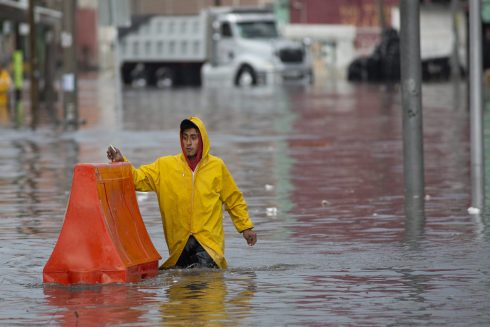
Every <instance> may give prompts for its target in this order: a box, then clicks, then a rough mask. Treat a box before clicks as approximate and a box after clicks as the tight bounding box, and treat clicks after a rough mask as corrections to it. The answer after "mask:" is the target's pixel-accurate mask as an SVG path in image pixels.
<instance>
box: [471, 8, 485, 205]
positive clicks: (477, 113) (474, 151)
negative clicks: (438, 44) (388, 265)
mask: <svg viewBox="0 0 490 327" xmlns="http://www.w3.org/2000/svg"><path fill="white" fill-rule="evenodd" d="M469 11H470V12H469V17H470V31H469V38H470V40H469V41H470V46H469V49H470V53H469V57H470V60H469V62H470V76H469V78H470V80H469V82H470V116H471V118H470V129H471V136H470V140H471V206H472V207H474V208H478V209H480V210H481V209H483V201H484V194H485V185H484V182H483V180H484V171H483V117H482V108H483V103H482V102H483V97H482V34H481V33H482V31H481V3H480V0H470V2H469Z"/></svg>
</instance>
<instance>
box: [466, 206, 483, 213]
mask: <svg viewBox="0 0 490 327" xmlns="http://www.w3.org/2000/svg"><path fill="white" fill-rule="evenodd" d="M468 213H469V214H470V215H477V214H479V213H480V209H479V208H475V207H469V208H468Z"/></svg>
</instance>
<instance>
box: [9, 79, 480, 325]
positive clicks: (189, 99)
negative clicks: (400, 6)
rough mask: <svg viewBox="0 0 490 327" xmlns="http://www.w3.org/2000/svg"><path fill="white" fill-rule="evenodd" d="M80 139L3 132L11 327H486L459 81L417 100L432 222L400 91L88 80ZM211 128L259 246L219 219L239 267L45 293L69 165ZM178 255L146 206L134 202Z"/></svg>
mask: <svg viewBox="0 0 490 327" xmlns="http://www.w3.org/2000/svg"><path fill="white" fill-rule="evenodd" d="M80 85H81V92H80V101H81V108H82V109H81V113H80V115H81V118H82V119H84V120H86V122H87V123H86V124H85V125H84V126H82V127H81V128H80V130H79V131H76V132H65V133H60V132H57V131H54V130H53V128H51V127H50V125H49V124H45V125H42V126H40V127H39V128H38V129H37V130H36V131H35V132H34V131H31V130H29V129H26V128H20V129H14V128H13V126H12V124H8V123H6V124H4V125H3V126H4V127H2V128H0V144H1V149H2V150H1V156H0V202H1V206H0V241H1V244H2V246H1V247H0V263H1V265H0V283H1V293H0V294H1V295H0V325H4V326H15V325H42V326H74V325H79V326H87V325H90V326H95V325H97V326H111V325H112V326H114V325H117V326H158V325H162V326H163V325H165V326H169V325H191V324H192V325H203V326H204V325H205V326H208V325H209V326H222V325H240V326H259V325H262V326H286V325H294V326H299V325H301V326H323V325H332V326H390V325H391V326H414V325H416V326H447V325H452V326H487V325H488V324H490V312H489V311H488V302H489V300H490V266H489V263H490V258H489V257H490V240H489V229H488V227H487V225H486V219H485V218H483V217H479V216H470V215H468V214H467V208H468V206H469V202H470V199H469V194H470V185H469V181H470V177H469V173H470V171H469V143H468V139H469V131H468V127H469V125H468V111H467V108H466V101H464V100H463V99H465V91H464V84H461V85H458V86H457V87H454V86H453V85H452V84H446V83H442V84H437V83H435V84H428V85H424V88H423V102H424V136H425V178H426V193H427V196H426V212H425V216H420V217H415V218H414V219H407V218H406V217H405V215H404V210H403V162H402V136H401V123H402V121H401V107H400V94H399V90H398V89H397V88H387V87H384V86H380V85H362V84H359V85H356V84H347V83H345V82H341V81H339V82H325V83H323V84H321V85H316V86H314V87H297V86H296V87H293V86H291V87H285V88H271V89H250V90H238V89H234V88H220V89H218V88H213V89H177V90H139V89H127V90H125V91H124V94H123V107H122V108H121V109H117V108H116V107H115V103H116V102H117V101H115V100H114V99H115V96H114V90H112V89H111V88H110V87H109V86H110V85H111V83H110V81H108V80H107V79H105V78H102V77H101V78H100V79H94V78H90V79H83V80H82V81H81V83H80ZM191 114H195V115H198V116H200V117H201V118H202V119H203V121H204V122H205V123H206V125H207V129H208V131H209V134H210V140H211V152H212V153H213V154H215V155H218V156H220V157H222V158H223V159H224V161H225V162H226V163H227V165H228V167H229V169H230V170H231V172H232V173H233V175H234V177H235V180H236V181H237V184H238V185H239V187H240V188H241V190H242V191H243V193H244V195H245V197H246V199H247V202H248V204H249V209H250V213H251V216H252V217H253V220H254V222H255V224H256V230H257V233H258V238H259V241H258V243H257V245H256V246H255V247H248V246H247V245H246V243H245V241H244V240H243V238H242V237H241V235H238V234H237V233H236V232H235V230H234V227H233V226H232V224H231V222H230V220H229V218H228V217H227V216H226V217H225V219H224V221H225V223H224V224H225V233H226V256H227V260H228V263H229V269H228V270H226V271H213V270H191V271H185V270H174V271H164V272H161V273H160V274H159V275H158V277H156V278H154V279H150V280H146V281H144V282H141V283H135V284H119V285H103V286H100V285H99V286H75V287H61V286H54V285H43V283H42V269H43V267H44V265H45V263H46V261H47V260H48V258H49V255H50V254H51V251H52V249H53V247H54V245H55V242H56V240H57V238H58V234H59V231H60V229H61V225H62V223H63V218H64V213H65V208H66V204H67V201H68V196H69V191H70V187H71V178H72V172H73V166H74V165H75V164H76V163H79V162H106V158H105V150H106V146H107V145H108V144H114V145H116V146H118V147H119V148H121V150H122V151H123V153H124V154H125V155H126V156H127V157H128V158H129V159H130V160H131V161H132V162H133V163H134V164H135V165H140V164H143V163H148V162H151V161H153V160H154V159H155V158H157V157H158V156H160V155H167V154H174V153H176V152H177V151H179V145H178V129H177V127H178V124H179V123H180V121H181V120H182V119H183V118H185V117H186V116H188V115H191ZM137 196H138V200H139V204H140V210H141V213H142V216H143V218H144V221H145V224H146V227H147V229H148V231H149V233H150V235H151V237H152V240H153V242H154V244H155V246H156V248H157V249H158V250H159V252H160V254H161V255H162V257H163V258H164V259H165V258H166V256H167V252H166V247H165V243H164V239H163V233H162V229H161V222H160V214H159V211H158V207H157V204H156V201H155V196H154V195H153V194H144V193H138V194H137Z"/></svg>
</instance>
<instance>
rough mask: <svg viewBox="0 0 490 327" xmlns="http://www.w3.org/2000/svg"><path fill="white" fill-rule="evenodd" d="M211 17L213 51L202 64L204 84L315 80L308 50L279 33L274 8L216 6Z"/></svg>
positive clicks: (211, 44) (210, 42)
mask: <svg viewBox="0 0 490 327" xmlns="http://www.w3.org/2000/svg"><path fill="white" fill-rule="evenodd" d="M208 19H209V23H208V25H209V28H208V30H209V33H210V34H209V39H210V41H209V44H210V53H209V58H208V59H209V60H208V62H207V63H205V64H204V65H203V68H202V79H203V81H204V83H205V84H206V83H208V82H209V83H212V81H214V80H223V79H226V80H229V81H231V82H232V83H233V84H234V85H236V86H254V85H260V84H275V83H282V82H288V81H299V82H308V83H311V82H312V81H313V73H312V65H311V58H310V55H309V53H308V50H307V49H306V47H305V46H304V45H303V44H301V43H298V42H294V41H290V40H287V39H285V38H282V37H281V36H280V35H279V33H278V29H277V24H276V19H275V16H274V14H273V13H272V12H271V11H269V10H264V9H229V8H214V9H210V10H209V13H208Z"/></svg>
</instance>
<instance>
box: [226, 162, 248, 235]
mask: <svg viewBox="0 0 490 327" xmlns="http://www.w3.org/2000/svg"><path fill="white" fill-rule="evenodd" d="M222 176H223V181H222V191H221V200H222V201H223V203H224V204H225V208H226V211H228V213H229V214H230V217H231V220H232V221H233V224H234V225H235V228H236V230H237V231H238V232H239V233H241V232H243V231H244V230H246V229H249V228H252V227H254V224H253V223H252V220H251V219H250V217H249V215H248V209H247V203H246V202H245V199H244V198H243V194H242V192H241V191H240V190H239V189H238V186H237V185H236V183H235V180H234V179H233V176H231V173H230V171H229V170H228V168H227V167H226V165H225V164H224V163H223V165H222Z"/></svg>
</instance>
